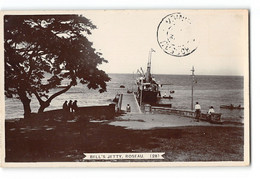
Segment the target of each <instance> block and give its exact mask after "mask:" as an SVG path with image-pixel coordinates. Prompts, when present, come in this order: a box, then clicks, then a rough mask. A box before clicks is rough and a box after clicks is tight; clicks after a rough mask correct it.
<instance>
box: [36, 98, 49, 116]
mask: <svg viewBox="0 0 260 179" xmlns="http://www.w3.org/2000/svg"><path fill="white" fill-rule="evenodd" d="M48 106H50V103H48V102H47V101H42V103H41V105H40V108H39V109H38V113H43V111H44V109H45V108H47V107H48Z"/></svg>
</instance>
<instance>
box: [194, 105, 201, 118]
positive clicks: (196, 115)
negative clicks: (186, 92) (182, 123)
mask: <svg viewBox="0 0 260 179" xmlns="http://www.w3.org/2000/svg"><path fill="white" fill-rule="evenodd" d="M200 113H201V107H200V104H199V102H196V104H195V119H196V120H197V122H199V118H200Z"/></svg>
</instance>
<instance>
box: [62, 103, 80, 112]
mask: <svg viewBox="0 0 260 179" xmlns="http://www.w3.org/2000/svg"><path fill="white" fill-rule="evenodd" d="M62 108H63V110H64V111H66V112H76V111H77V110H78V105H77V100H75V101H74V102H72V100H70V101H69V103H68V101H65V102H64V103H63V106H62Z"/></svg>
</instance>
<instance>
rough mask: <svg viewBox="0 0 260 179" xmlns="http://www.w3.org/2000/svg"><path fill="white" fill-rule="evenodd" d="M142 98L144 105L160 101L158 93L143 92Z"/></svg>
mask: <svg viewBox="0 0 260 179" xmlns="http://www.w3.org/2000/svg"><path fill="white" fill-rule="evenodd" d="M141 96H142V102H144V103H150V104H152V103H156V102H157V100H158V98H157V96H158V91H143V92H142V95H141Z"/></svg>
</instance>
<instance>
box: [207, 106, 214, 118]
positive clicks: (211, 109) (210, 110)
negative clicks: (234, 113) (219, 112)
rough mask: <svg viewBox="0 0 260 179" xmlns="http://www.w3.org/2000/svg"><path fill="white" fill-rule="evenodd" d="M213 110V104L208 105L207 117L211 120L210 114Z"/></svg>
mask: <svg viewBox="0 0 260 179" xmlns="http://www.w3.org/2000/svg"><path fill="white" fill-rule="evenodd" d="M214 112H215V111H214V108H213V106H210V108H209V111H208V118H209V119H210V120H211V114H212V113H214Z"/></svg>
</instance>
